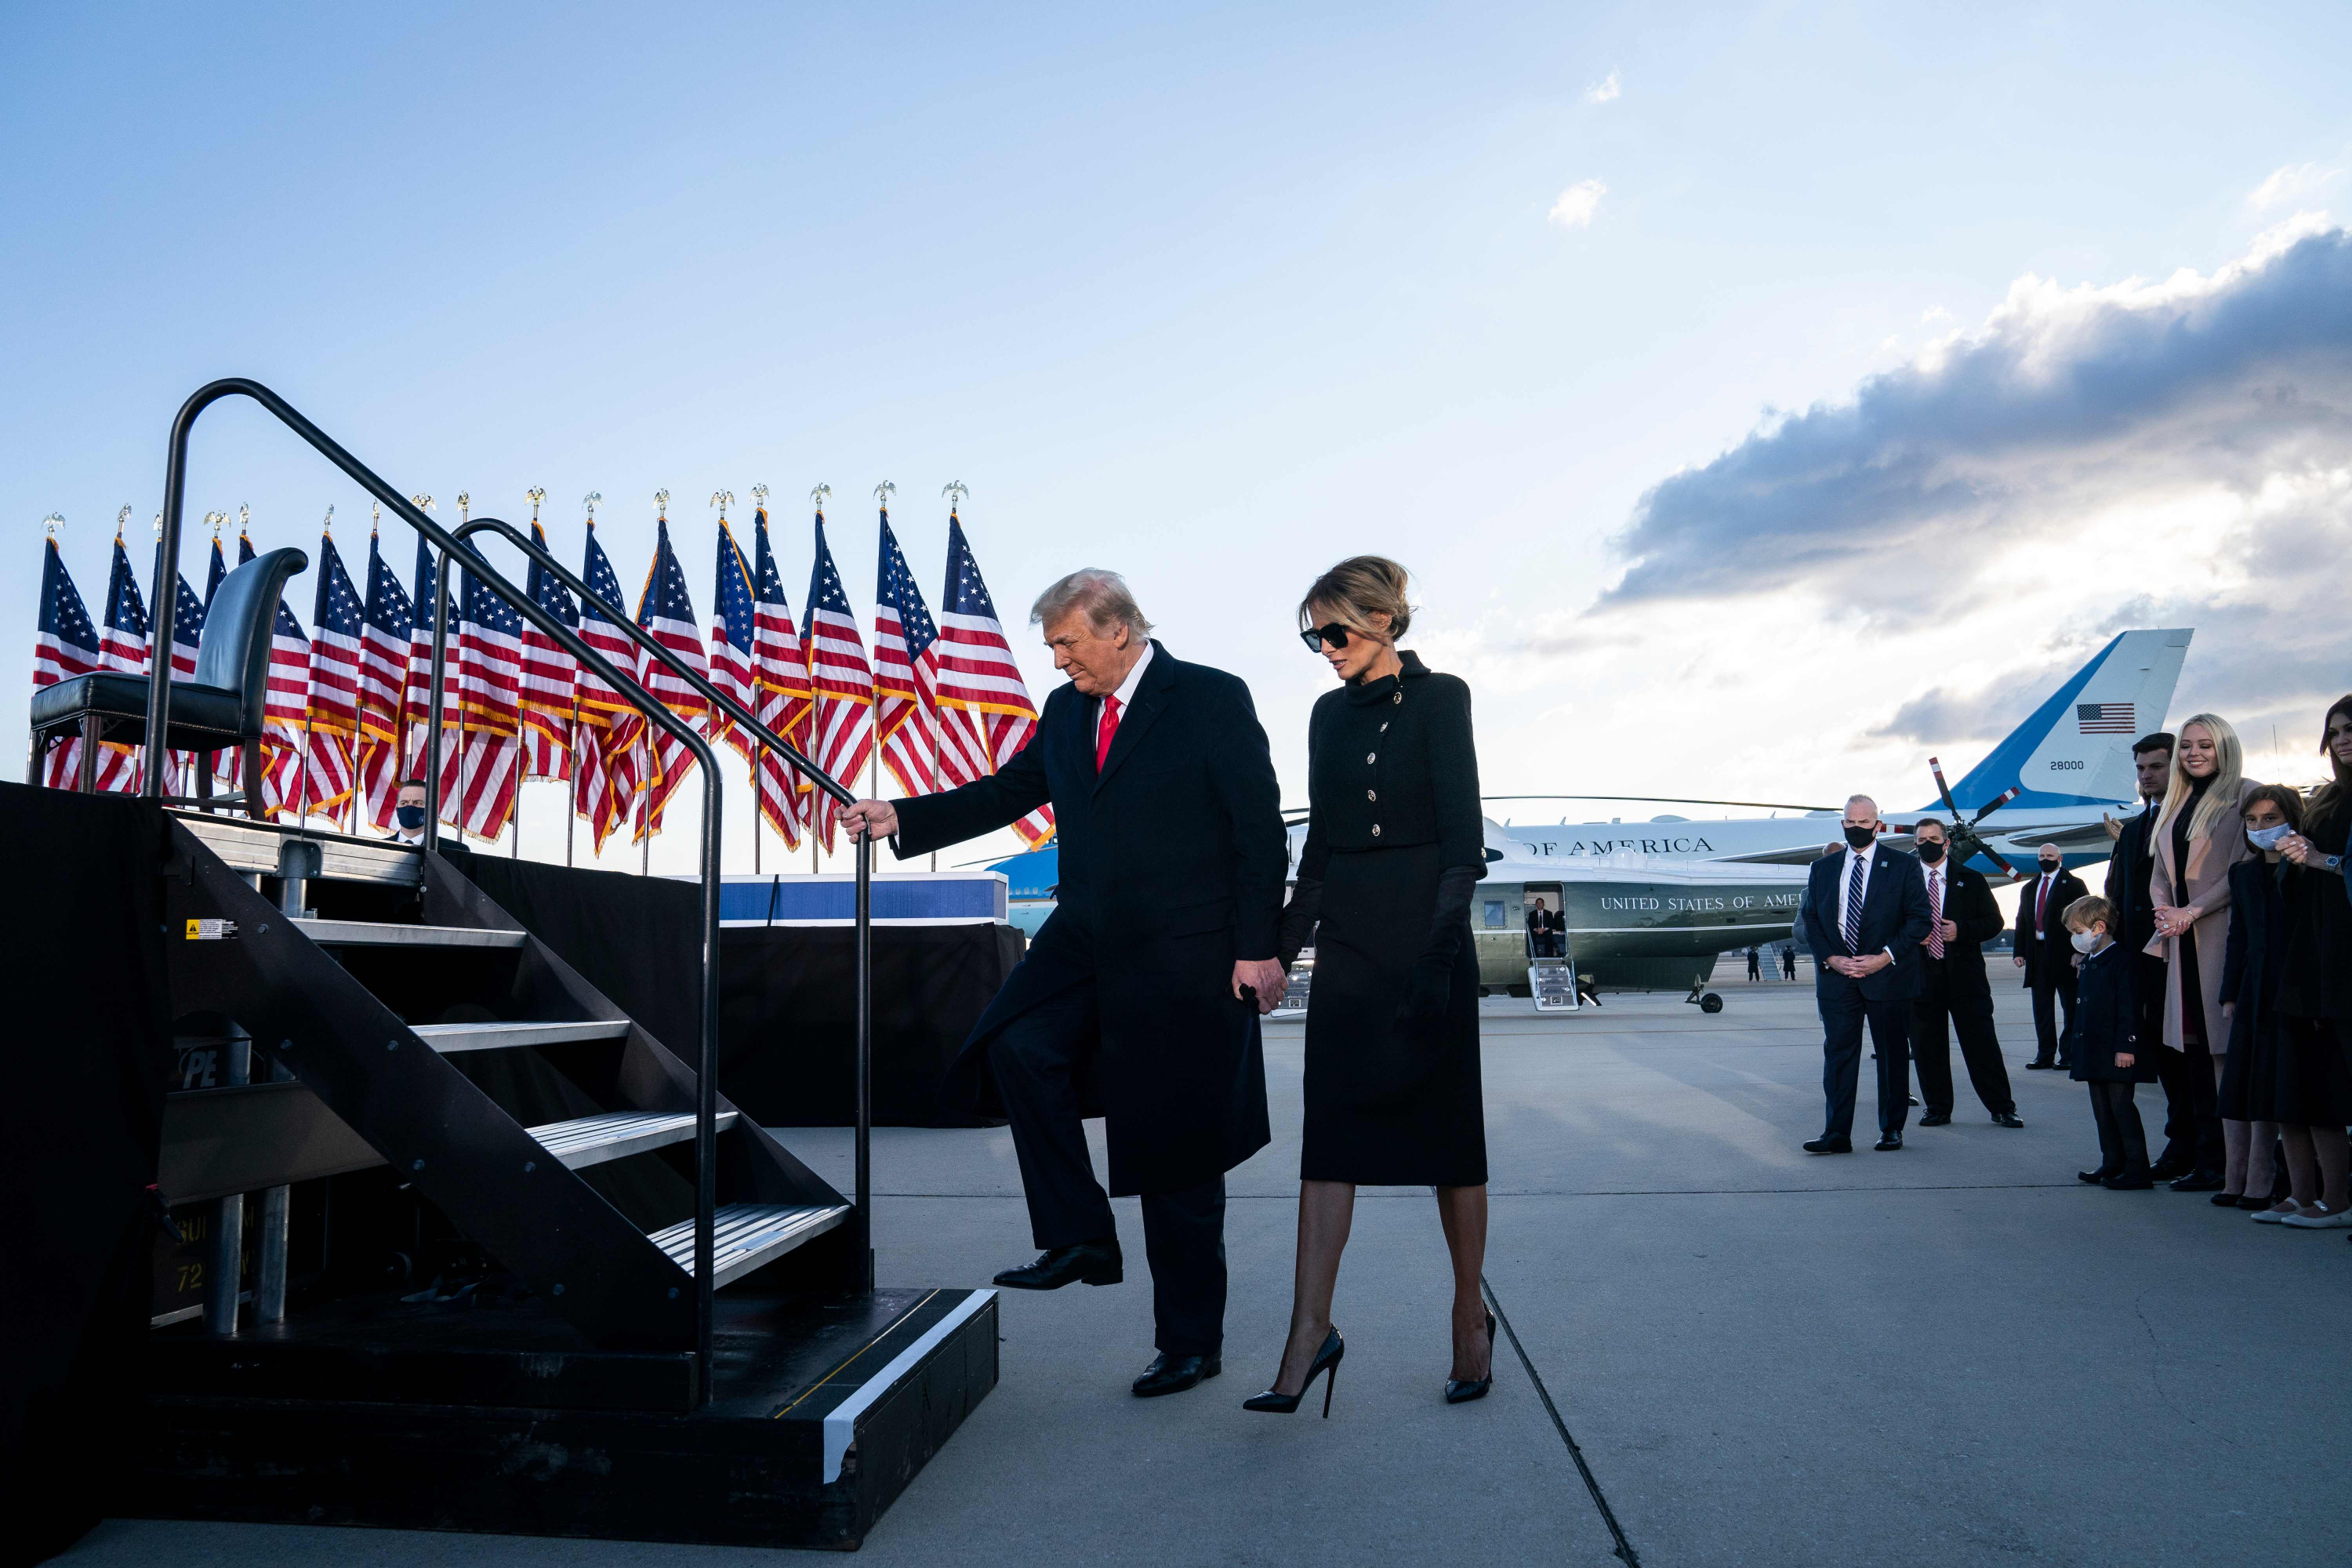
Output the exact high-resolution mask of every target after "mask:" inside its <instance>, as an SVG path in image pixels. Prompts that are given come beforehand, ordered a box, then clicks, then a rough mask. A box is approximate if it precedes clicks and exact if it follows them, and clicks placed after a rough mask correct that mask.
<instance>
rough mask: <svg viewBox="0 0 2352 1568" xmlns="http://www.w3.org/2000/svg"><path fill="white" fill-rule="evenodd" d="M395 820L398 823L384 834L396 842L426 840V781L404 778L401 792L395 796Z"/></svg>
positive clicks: (409, 842) (416, 842)
mask: <svg viewBox="0 0 2352 1568" xmlns="http://www.w3.org/2000/svg"><path fill="white" fill-rule="evenodd" d="M392 811H393V820H394V822H395V823H397V824H398V826H395V827H394V829H393V830H392V831H391V832H390V833H388V834H386V835H384V837H387V838H389V839H391V840H392V841H393V842H394V844H423V843H424V842H425V781H424V780H423V779H403V780H402V781H401V782H400V793H399V794H398V795H394V796H393V805H392Z"/></svg>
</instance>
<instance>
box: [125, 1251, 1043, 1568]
mask: <svg viewBox="0 0 2352 1568" xmlns="http://www.w3.org/2000/svg"><path fill="white" fill-rule="evenodd" d="M995 1294H996V1293H995V1292H994V1291H992V1290H961V1289H956V1290H877V1291H874V1292H871V1293H870V1294H867V1295H865V1296H861V1297H857V1298H854V1299H852V1300H845V1301H838V1302H831V1303H824V1304H817V1305H806V1304H803V1305H791V1304H784V1303H779V1302H775V1301H766V1300H756V1299H753V1300H738V1299H734V1298H731V1297H729V1296H724V1295H722V1296H720V1297H719V1332H718V1351H717V1355H716V1357H715V1359H714V1363H713V1367H714V1384H715V1386H714V1389H713V1394H712V1397H711V1400H710V1403H709V1404H708V1405H704V1406H703V1407H702V1408H701V1409H699V1410H689V1409H688V1405H689V1403H690V1398H691V1376H690V1373H691V1361H692V1358H691V1356H689V1355H687V1354H684V1353H667V1352H617V1351H603V1350H598V1349H595V1348H594V1347H593V1346H592V1345H590V1344H589V1342H587V1340H586V1339H585V1338H584V1337H583V1336H582V1335H581V1334H580V1332H579V1331H577V1330H575V1329H573V1328H572V1326H571V1325H570V1324H568V1323H566V1322H565V1321H562V1319H560V1318H558V1317H556V1316H554V1315H553V1313H551V1312H550V1311H549V1310H546V1308H545V1307H544V1306H543V1305H540V1304H538V1303H537V1302H536V1300H526V1301H524V1302H522V1303H520V1304H519V1305H517V1306H515V1307H512V1308H496V1307H488V1306H485V1307H481V1308H478V1309H475V1310H462V1309H455V1308H450V1307H436V1306H408V1305H404V1304H401V1303H400V1302H399V1301H398V1300H396V1299H394V1298H391V1297H383V1298H377V1299H373V1300H368V1299H354V1300H343V1301H339V1302H336V1303H334V1304H333V1305H332V1306H331V1307H326V1308H321V1309H316V1310H311V1311H309V1312H305V1313H302V1314H299V1316H298V1317H297V1318H295V1319H289V1321H287V1322H285V1323H283V1324H278V1325H272V1326H267V1327H262V1328H257V1329H254V1330H250V1331H247V1332H245V1333H241V1334H238V1335H236V1336H234V1337H232V1338H223V1337H216V1336H214V1335H210V1334H206V1333H205V1332H203V1331H202V1330H201V1329H199V1328H198V1327H197V1326H196V1325H194V1324H193V1323H192V1324H187V1325H183V1326H181V1327H177V1328H173V1329H169V1330H164V1331H159V1332H157V1333H156V1334H155V1335H154V1336H153V1337H152V1342H151V1367H152V1389H153V1391H154V1392H153V1400H152V1405H151V1408H150V1412H149V1415H148V1421H147V1426H148V1430H149V1432H150V1434H151V1441H150V1444H149V1447H148V1448H147V1450H146V1453H145V1456H144V1458H143V1466H142V1468H143V1474H142V1477H141V1482H140V1484H139V1485H138V1486H137V1487H136V1488H134V1489H132V1491H133V1493H134V1496H135V1498H136V1506H135V1507H134V1508H133V1509H132V1510H131V1511H134V1512H136V1513H139V1514H142V1515H145V1516H147V1517H150V1518H165V1519H226V1520H242V1521H265V1522H277V1523H302V1524H361V1525H383V1526H392V1527H398V1528H404V1529H428V1530H459V1531H486V1532H491V1533H503V1534H526V1535H572V1536H596V1537H605V1538H611V1539H620V1540H636V1541H677V1542H708V1543H729V1544H738V1545H756V1546H803V1547H830V1548H834V1549H836V1550H855V1549H856V1546H857V1545H858V1544H859V1542H862V1541H863V1540H864V1539H865V1536H866V1531H867V1530H869V1529H871V1528H872V1526H873V1524H874V1521H876V1520H877V1519H878V1518H879V1517H880V1516H881V1513H882V1510H884V1509H886V1508H887V1507H888V1506H889V1505H890V1503H891V1501H892V1500H894V1499H895V1498H896V1497H897V1496H898V1493H899V1492H900V1491H902V1490H904V1489H906V1486H907V1484H908V1481H910V1480H912V1479H914V1475H915V1472H916V1471H918V1470H919V1469H920V1468H922V1466H923V1464H924V1462H925V1461H926V1460H928V1459H929V1458H930V1457H931V1455H932V1454H933V1453H935V1452H937V1451H938V1449H939V1447H940V1445H941V1444H943V1443H945V1442H946V1441H947V1439H948V1437H949V1436H950V1434H952V1433H953V1432H954V1431H955V1429H956V1428H957V1427H958V1426H961V1424H962V1422H963V1419H964V1417H965V1416H966V1415H969V1414H971V1410H972V1407H973V1406H974V1405H978V1404H979V1403H980V1401H981V1399H982V1397H983V1396H985V1395H986V1394H987V1393H988V1392H989V1390H990V1389H992V1388H993V1387H994V1386H995V1384H996V1368H997V1357H996V1345H997V1309H996V1299H995Z"/></svg>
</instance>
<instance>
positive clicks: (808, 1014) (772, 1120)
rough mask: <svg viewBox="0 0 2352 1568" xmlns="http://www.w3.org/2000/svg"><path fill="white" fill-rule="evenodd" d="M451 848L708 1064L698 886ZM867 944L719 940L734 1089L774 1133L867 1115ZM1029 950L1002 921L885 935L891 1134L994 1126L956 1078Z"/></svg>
mask: <svg viewBox="0 0 2352 1568" xmlns="http://www.w3.org/2000/svg"><path fill="white" fill-rule="evenodd" d="M442 853H443V854H444V855H446V857H447V858H448V859H449V861H450V863H451V864H452V865H454V866H456V867H457V869H458V870H459V871H460V872H462V873H464V875H465V876H466V877H467V878H468V879H470V880H471V881H472V882H473V883H474V884H475V886H477V887H478V888H480V889H482V891H483V892H485V893H488V895H489V896H490V898H491V899H492V900H494V901H496V902H497V903H498V904H499V907H500V908H502V909H504V910H506V911H507V912H508V913H509V914H511V915H513V916H514V917H515V919H517V920H518V921H521V922H522V924H523V926H524V928H525V929H527V930H528V931H530V932H531V934H533V935H534V936H536V937H538V938H539V939H540V940H541V942H545V943H547V945H548V946H550V947H551V948H553V949H554V950H555V951H556V952H557V953H558V954H559V955H560V956H561V957H562V959H563V961H564V962H565V963H569V964H571V965H572V967H573V968H575V969H577V970H579V971H580V973H582V974H583V975H585V976H586V977H587V979H588V982H589V984H593V985H594V986H595V987H596V988H597V989H598V990H600V991H602V992H604V994H605V995H607V996H609V997H611V998H612V999H613V1000H614V1002H615V1003H618V1004H619V1005H620V1006H621V1008H622V1010H623V1011H624V1012H626V1013H627V1014H628V1015H629V1016H631V1017H633V1018H635V1019H636V1020H637V1021H638V1022H639V1023H641V1024H643V1025H644V1026H646V1028H647V1029H648V1030H650V1031H651V1032H652V1033H653V1035H654V1037H656V1039H658V1040H660V1041H661V1042H662V1044H664V1045H666V1046H667V1047H669V1048H670V1049H671V1050H673V1051H676V1052H677V1053H678V1055H680V1056H681V1057H684V1058H686V1059H687V1060H688V1061H692V1060H693V1059H694V1053H695V1049H696V1026H695V1016H696V1015H695V1009H696V1005H697V1001H698V989H697V988H698V986H699V985H700V984H701V971H700V965H699V962H698V955H697V952H696V948H697V943H698V940H699V934H700V931H701V929H702V927H701V907H700V896H699V894H698V890H697V888H696V885H695V884H694V883H692V882H680V881H672V880H669V879H661V878H647V877H632V876H629V875H627V874H626V873H625V872H619V871H592V870H585V869H580V868H572V867H564V866H550V865H544V864H541V863H540V862H537V861H531V860H515V859H509V858H507V857H505V856H502V855H485V854H481V853H478V852H475V851H471V850H466V849H458V848H455V847H446V846H445V847H443V849H442ZM852 934H853V933H852V932H851V931H849V930H848V928H846V927H836V926H768V927H746V926H735V927H730V928H729V929H728V930H726V931H722V932H720V933H719V1092H720V1093H721V1094H724V1095H725V1096H726V1097H727V1098H728V1099H730V1100H733V1101H734V1102H735V1103H736V1104H737V1105H739V1106H740V1107H741V1108H742V1109H743V1110H745V1111H747V1112H749V1113H750V1114H751V1116H752V1117H753V1118H754V1119H756V1120H757V1121H759V1122H760V1123H761V1125H762V1126H766V1127H845V1126H847V1125H849V1124H850V1123H851V1122H852V1121H855V1120H856V1113H855V1109H854V1102H853V1100H852V1095H853V1093H854V1091H855V1088H856V1054H855V1047H856V1029H855V1015H854V1012H853V1005H852V1004H853V993H852V991H851V986H850V961H851V951H852V949H851V939H852ZM1024 941H1025V939H1024V937H1023V936H1022V934H1021V932H1020V931H1016V930H1014V929H1013V928H1012V927H1010V926H1002V925H938V926H877V927H875V928H874V1121H875V1122H876V1124H877V1125H879V1126H886V1127H971V1126H979V1125H982V1123H981V1122H979V1121H975V1120H973V1119H972V1118H971V1117H969V1116H961V1115H950V1114H949V1113H947V1112H946V1111H944V1110H941V1109H940V1104H939V1087H940V1079H942V1078H943V1077H944V1076H945V1075H946V1073H947V1068H948V1064H949V1063H950V1061H951V1060H953V1059H954V1057H955V1052H956V1048H957V1047H959V1046H961V1044H962V1043H963V1038H964V1037H965V1036H966V1035H968V1034H970V1033H971V1026H972V1025H973V1023H974V1022H976V1021H977V1020H978V1019H979V1017H980V1015H981V1010H982V1008H984V1007H986V1006H987V1005H988V1003H989V998H991V997H992V996H994V995H995V994H996V991H997V987H999V986H1000V985H1002V984H1004V977H1005V976H1006V975H1008V974H1010V973H1013V965H1014V964H1016V963H1020V962H1021V954H1022V951H1023V948H1024Z"/></svg>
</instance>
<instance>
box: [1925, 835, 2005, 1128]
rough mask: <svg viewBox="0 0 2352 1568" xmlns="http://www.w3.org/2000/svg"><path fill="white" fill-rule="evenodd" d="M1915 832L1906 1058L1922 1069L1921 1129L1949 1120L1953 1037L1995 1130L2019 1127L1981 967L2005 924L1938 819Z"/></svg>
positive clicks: (1983, 883)
mask: <svg viewBox="0 0 2352 1568" xmlns="http://www.w3.org/2000/svg"><path fill="white" fill-rule="evenodd" d="M1913 832H1914V833H1915V835H1916V838H1917V842H1918V847H1919V877H1920V880H1921V882H1922V883H1923V884H1924V885H1925V886H1926V887H1927V921H1928V925H1927V935H1926V936H1924V937H1922V938H1920V939H1919V994H1917V995H1916V996H1914V997H1913V998H1912V999H1911V1059H1912V1061H1913V1062H1914V1063H1915V1064H1916V1066H1917V1068H1918V1069H1919V1096H1920V1098H1921V1099H1922V1100H1926V1101H1927V1110H1924V1111H1922V1112H1921V1113H1920V1116H1919V1125H1920V1126H1922V1127H1941V1126H1943V1125H1944V1124H1945V1123H1947V1122H1948V1121H1951V1119H1952V1047H1951V1040H1950V1035H1958V1036H1959V1037H1960V1059H1961V1060H1962V1061H1964V1062H1966V1063H1967V1064H1968V1068H1969V1087H1970V1088H1972V1089H1975V1090H1976V1091H1977V1099H1979V1100H1982V1101H1983V1102H1984V1108H1985V1109H1986V1110H1989V1111H1990V1112H1991V1113H1992V1119H1993V1121H1996V1122H1998V1123H1999V1124H2000V1125H2001V1126H2003V1127H2022V1126H2024V1125H2025V1123H2024V1122H2022V1121H2019V1120H2018V1119H2017V1101H2016V1100H2015V1099H2014V1098H2013V1097H2012V1096H2011V1093H2010V1088H2009V1069H2008V1068H2005V1067H2003V1066H2002V1065H2001V1060H2000V1038H1999V1037H1997V1036H1995V1034H1994V1033H1993V1026H1992V985H1991V984H1990V982H1989V981H1987V980H1986V979H1985V966H1984V946H1983V944H1984V942H1986V941H1987V939H1989V938H1991V937H1996V936H1999V935H2000V932H2001V928H2002V927H2003V926H2005V925H2007V924H2008V923H2009V922H2008V921H2004V920H2002V919H2001V918H2000V906H1999V905H1997V904H1995V903H1994V902H1993V901H1992V888H1991V887H1990V885H1989V884H1988V883H1987V882H1986V881H1985V879H1984V873H1982V872H1981V871H1978V870H1976V869H1974V868H1970V867H1967V866H1961V865H1958V864H1955V863H1954V861H1953V860H1952V858H1951V855H1950V838H1949V835H1948V831H1947V830H1946V828H1945V826H1944V825H1943V823H1942V822H1941V821H1939V820H1937V818H1935V817H1932V816H1925V817H1921V818H1920V819H1919V825H1918V826H1917V827H1916V828H1915V829H1913ZM1947 1028H1948V1030H1949V1033H1947Z"/></svg>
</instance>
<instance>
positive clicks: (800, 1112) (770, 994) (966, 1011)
mask: <svg viewBox="0 0 2352 1568" xmlns="http://www.w3.org/2000/svg"><path fill="white" fill-rule="evenodd" d="M855 935H856V933H855V932H854V931H851V930H850V929H849V928H848V927H846V926H764V927H763V926H730V927H729V928H727V929H726V930H725V931H721V932H720V933H719V946H720V949H721V951H722V952H723V954H724V956H723V958H722V960H721V963H720V966H719V1089H720V1091H721V1092H722V1093H724V1094H725V1095H726V1096H727V1098H728V1099H730V1100H733V1101H734V1102H735V1103H736V1104H737V1105H740V1106H741V1107H742V1108H743V1109H744V1110H746V1111H747V1112H749V1113H750V1114H751V1115H752V1116H753V1117H755V1118H757V1119H758V1121H759V1122H760V1124H761V1126H763V1127H846V1126H848V1125H850V1124H851V1123H852V1122H853V1121H856V1098H855V1097H856V1040H857V1036H856V1014H855V1012H854V1011H853V1008H854V1006H855V1003H856V997H855V994H854V993H853V991H852V989H851V985H850V963H851V958H852V947H851V943H852V940H853V938H854V937H855ZM1023 946H1024V938H1023V936H1022V934H1021V933H1020V932H1019V931H1015V930H1014V929H1013V927H1011V926H1007V925H996V924H992V923H988V922H981V921H976V922H973V923H971V924H968V925H903V926H899V925H889V926H885V925H877V926H876V927H875V928H874V1121H875V1123H876V1125H877V1126H886V1127H980V1126H989V1125H993V1123H990V1122H984V1121H978V1120H975V1119H974V1118H973V1117H971V1116H970V1115H969V1114H963V1113H955V1112H950V1111H948V1110H944V1109H942V1108H941V1107H940V1103H939V1089H940V1079H942V1078H944V1077H945V1076H946V1074H947V1070H948V1064H949V1063H950V1062H951V1061H953V1060H954V1059H955V1053H956V1047H959V1046H961V1045H962V1044H963V1039H964V1037H965V1036H966V1035H968V1034H970V1033H971V1026H972V1025H973V1024H975V1023H977V1022H978V1021H979V1019H980V1015H981V1010H982V1008H984V1007H986V1006H987V1005H988V1003H989V999H990V998H991V997H992V996H994V995H995V994H996V990H997V987H998V986H1000V985H1002V984H1004V977H1005V976H1006V975H1008V974H1010V973H1013V965H1014V964H1016V963H1020V962H1021V952H1022V949H1023Z"/></svg>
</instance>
